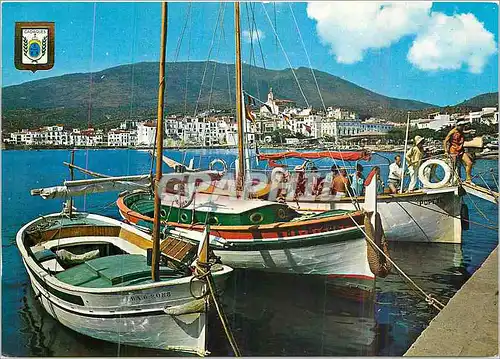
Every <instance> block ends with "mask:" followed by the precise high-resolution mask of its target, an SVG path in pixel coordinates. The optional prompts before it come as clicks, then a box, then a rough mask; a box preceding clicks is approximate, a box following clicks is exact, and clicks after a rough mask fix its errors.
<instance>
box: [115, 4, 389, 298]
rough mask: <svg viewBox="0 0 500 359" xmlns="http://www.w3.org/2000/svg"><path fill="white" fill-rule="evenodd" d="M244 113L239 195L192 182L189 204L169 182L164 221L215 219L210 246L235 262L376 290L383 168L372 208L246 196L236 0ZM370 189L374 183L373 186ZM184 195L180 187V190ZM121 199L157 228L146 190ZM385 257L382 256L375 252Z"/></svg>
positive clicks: (192, 228)
mask: <svg viewBox="0 0 500 359" xmlns="http://www.w3.org/2000/svg"><path fill="white" fill-rule="evenodd" d="M234 6H235V25H236V31H235V34H236V96H237V101H236V107H237V108H236V109H237V111H236V113H237V124H238V164H237V170H236V172H237V177H236V181H235V183H236V193H235V196H227V195H223V196H217V195H213V194H203V193H199V192H198V191H196V188H195V185H193V184H192V183H191V184H188V186H191V187H192V189H191V193H192V197H191V198H190V199H189V200H187V201H185V202H183V201H181V200H180V198H178V197H177V194H172V193H169V192H170V191H169V186H168V185H167V183H163V186H162V190H161V192H160V193H162V203H161V209H160V213H161V217H160V218H161V220H162V224H163V225H164V226H165V230H166V231H167V232H168V233H172V234H179V235H183V236H186V237H188V238H191V239H194V240H201V238H202V237H203V236H202V234H201V233H202V231H203V228H204V225H205V224H210V246H211V248H212V249H213V250H214V253H215V254H216V255H217V256H220V257H221V259H222V260H223V261H224V263H226V264H228V265H230V266H232V267H235V268H252V269H258V270H265V271H272V272H281V273H300V274H316V275H328V276H331V277H332V278H336V279H340V281H339V282H342V285H344V286H347V287H356V288H360V287H362V288H364V289H367V290H371V289H373V279H374V278H375V275H378V274H380V273H379V272H378V271H377V270H375V269H373V268H372V267H370V263H369V261H368V255H367V253H368V252H369V248H368V247H369V246H368V245H367V240H366V239H365V235H364V229H363V228H365V223H366V212H365V211H367V212H371V213H373V212H376V190H375V189H374V188H375V187H374V186H375V185H376V179H377V176H378V174H377V173H375V171H374V172H373V173H372V174H371V176H369V180H367V182H366V185H367V193H371V195H370V196H367V199H366V201H365V207H364V210H361V209H360V208H358V209H356V210H345V211H344V210H341V211H339V210H333V211H326V212H324V213H321V214H319V215H300V214H299V213H297V212H296V211H295V210H293V209H292V208H290V207H289V206H288V205H286V204H280V203H276V202H269V201H263V200H252V199H247V198H246V197H245V191H244V188H245V187H246V185H247V184H248V182H249V181H248V177H247V175H248V173H247V169H248V168H249V163H248V158H249V156H248V155H247V154H246V153H245V152H246V151H247V150H248V146H246V144H245V142H246V141H245V136H244V134H245V133H246V130H245V125H246V123H245V122H246V121H245V116H244V109H243V101H242V98H243V91H242V80H241V58H240V27H239V18H240V16H239V3H238V2H235V4H234ZM369 188H370V189H369ZM178 192H179V193H180V190H179V191H178ZM117 205H118V208H119V210H120V214H121V215H122V217H123V218H124V219H125V220H127V221H128V222H129V223H133V224H135V225H138V226H141V227H143V228H144V227H151V223H152V222H153V218H152V217H151V213H153V211H152V210H153V201H152V198H151V197H150V195H149V194H148V193H146V192H135V193H129V194H126V195H124V196H121V197H119V198H118V200H117ZM375 256H376V257H377V255H375Z"/></svg>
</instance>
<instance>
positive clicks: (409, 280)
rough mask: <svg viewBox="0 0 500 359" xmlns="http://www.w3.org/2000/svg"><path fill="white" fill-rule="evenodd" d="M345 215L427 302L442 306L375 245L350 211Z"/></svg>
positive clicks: (439, 308)
mask: <svg viewBox="0 0 500 359" xmlns="http://www.w3.org/2000/svg"><path fill="white" fill-rule="evenodd" d="M347 215H348V216H349V217H350V218H351V219H352V221H353V222H354V224H355V225H356V227H358V229H359V230H360V231H361V232H362V233H363V234H364V236H365V238H366V240H367V241H368V242H370V244H371V245H372V246H373V247H375V248H376V249H377V250H378V251H379V252H380V253H381V254H382V255H383V256H384V257H385V258H386V259H387V260H388V261H389V262H390V263H391V264H392V265H393V266H394V268H396V270H397V271H398V272H399V273H400V274H401V275H402V276H403V277H404V278H405V279H406V280H407V281H408V282H409V283H410V284H412V285H413V286H414V287H415V288H416V289H417V290H418V291H419V292H420V293H421V294H422V295H423V296H424V298H425V301H426V302H427V304H429V305H432V306H433V307H434V308H436V309H437V310H439V311H441V309H443V308H444V304H443V303H441V302H440V301H439V300H437V299H436V298H434V297H433V296H432V295H431V294H427V293H426V292H425V291H424V290H423V289H422V288H420V287H419V286H418V284H417V283H415V281H413V279H411V278H410V277H409V276H408V275H407V274H406V273H405V272H404V271H403V270H402V269H401V268H399V266H398V265H397V264H396V263H395V262H394V261H393V260H392V259H391V258H390V257H389V256H388V255H386V254H385V253H384V251H383V250H382V249H381V248H380V247H379V246H377V244H376V243H375V242H374V241H373V240H372V239H371V238H370V237H369V236H368V234H367V233H366V232H365V230H364V229H363V228H362V227H361V226H360V225H359V224H358V223H357V222H356V221H355V220H354V218H353V217H352V215H351V214H350V213H347Z"/></svg>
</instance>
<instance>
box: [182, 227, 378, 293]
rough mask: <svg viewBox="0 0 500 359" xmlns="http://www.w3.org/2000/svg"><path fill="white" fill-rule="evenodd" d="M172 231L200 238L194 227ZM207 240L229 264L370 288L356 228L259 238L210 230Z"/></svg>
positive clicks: (363, 243) (364, 248)
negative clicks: (222, 234)
mask: <svg viewBox="0 0 500 359" xmlns="http://www.w3.org/2000/svg"><path fill="white" fill-rule="evenodd" d="M173 232H174V233H180V234H182V235H183V236H185V237H190V238H192V239H194V240H200V239H201V233H199V232H197V231H193V230H187V229H183V228H176V229H174V230H173ZM210 244H211V248H212V249H213V251H214V253H215V255H217V256H219V257H220V258H221V260H222V262H223V263H225V264H227V265H229V266H230V267H232V268H241V269H252V270H259V271H266V272H274V273H289V274H305V275H318V276H326V277H329V283H330V284H331V285H334V286H338V287H342V288H357V289H362V290H372V289H373V283H374V279H375V275H374V274H373V273H372V272H371V270H370V265H369V263H368V257H367V250H368V248H367V246H368V245H367V241H366V239H365V238H364V237H363V234H362V232H361V231H359V230H358V229H357V228H355V229H352V228H347V229H343V230H340V231H336V233H326V234H324V233H316V234H309V235H302V236H294V237H290V238H280V239H275V240H260V241H255V240H245V239H233V240H226V239H224V238H222V237H219V236H218V235H216V234H213V233H212V234H211V236H210Z"/></svg>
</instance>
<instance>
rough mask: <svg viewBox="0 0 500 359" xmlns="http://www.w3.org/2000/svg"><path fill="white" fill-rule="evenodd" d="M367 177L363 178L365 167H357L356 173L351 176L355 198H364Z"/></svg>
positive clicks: (359, 165)
mask: <svg viewBox="0 0 500 359" xmlns="http://www.w3.org/2000/svg"><path fill="white" fill-rule="evenodd" d="M364 183H365V176H363V166H361V164H359V163H358V164H357V165H356V172H355V173H353V174H352V176H351V190H352V195H353V196H362V195H363V190H364V188H365V185H364Z"/></svg>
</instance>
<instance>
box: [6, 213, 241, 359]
mask: <svg viewBox="0 0 500 359" xmlns="http://www.w3.org/2000/svg"><path fill="white" fill-rule="evenodd" d="M16 241H17V246H18V248H19V251H20V252H21V256H22V258H23V262H24V265H25V267H26V270H27V272H28V274H29V277H30V280H31V285H32V287H33V290H34V292H35V295H36V296H35V297H36V298H38V299H39V300H40V303H41V304H42V306H43V308H45V310H46V311H47V313H49V314H50V315H51V316H53V317H54V318H55V319H56V320H57V321H59V322H60V323H61V324H63V325H65V326H66V327H68V328H70V329H73V330H75V331H77V332H79V333H81V334H84V335H88V336H90V337H93V338H97V339H101V340H106V341H110V342H114V343H120V344H125V345H132V346H139V347H147V348H156V349H163V350H174V351H179V352H189V353H195V354H198V355H205V354H206V324H207V320H206V313H205V311H206V304H207V301H206V298H203V299H202V300H197V299H196V298H195V297H194V296H197V297H198V296H202V295H203V293H206V291H207V288H206V284H205V283H204V282H203V281H201V280H199V279H197V278H195V277H194V275H193V274H192V273H191V271H189V267H190V265H191V262H192V261H194V259H195V258H196V250H197V247H198V245H197V243H194V242H192V241H191V242H190V241H187V240H181V239H177V240H176V243H177V246H178V247H179V248H182V255H180V254H179V255H177V257H176V258H174V257H171V256H170V255H169V252H167V251H165V253H163V254H162V255H161V261H162V262H164V263H168V265H162V266H160V281H153V280H152V279H151V264H150V263H149V264H148V261H147V249H148V248H151V238H150V236H149V235H146V234H145V233H144V232H141V231H139V230H138V229H136V228H134V227H132V226H130V225H127V224H124V223H122V222H119V221H117V220H114V219H111V218H107V217H104V216H99V215H95V214H88V213H73V215H72V216H71V217H68V214H67V213H60V214H50V215H46V216H43V217H40V218H37V219H35V220H33V221H31V222H29V223H28V224H26V225H25V226H24V227H22V228H21V229H20V230H19V232H18V233H17V237H16ZM164 245H166V242H165V243H164ZM212 271H213V276H214V279H215V281H216V283H217V284H218V285H219V286H222V285H223V282H224V280H225V279H226V278H227V277H228V275H229V274H230V272H231V271H232V269H231V268H229V267H227V266H222V265H217V266H216V267H212Z"/></svg>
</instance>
